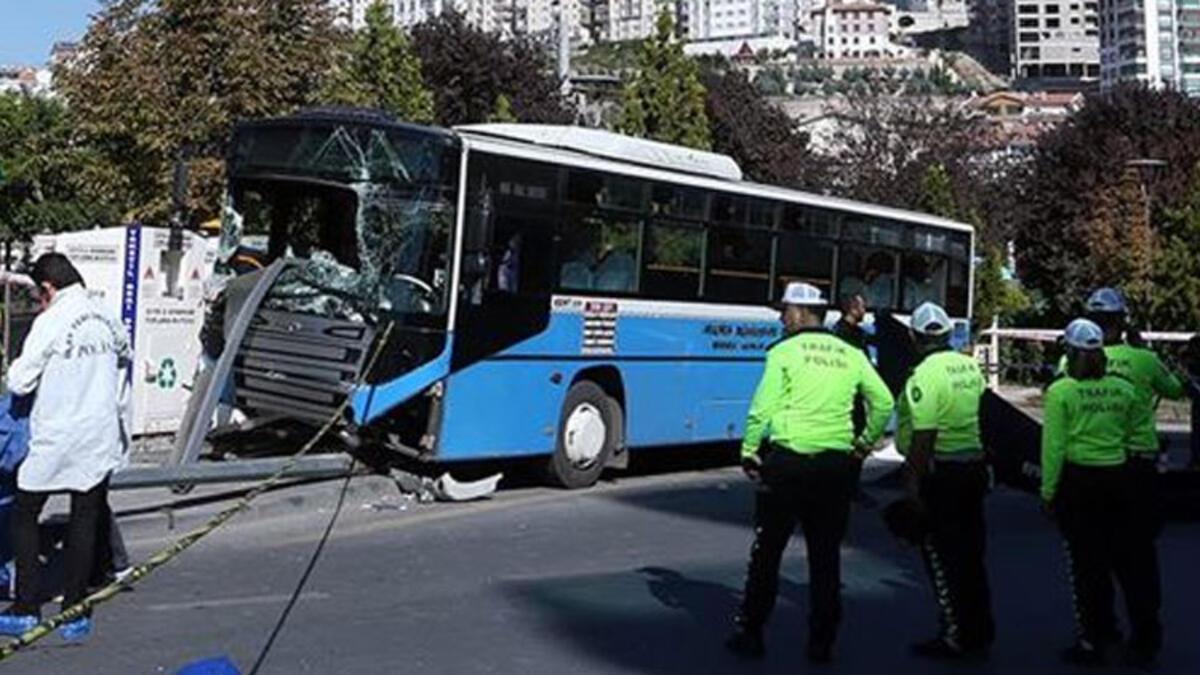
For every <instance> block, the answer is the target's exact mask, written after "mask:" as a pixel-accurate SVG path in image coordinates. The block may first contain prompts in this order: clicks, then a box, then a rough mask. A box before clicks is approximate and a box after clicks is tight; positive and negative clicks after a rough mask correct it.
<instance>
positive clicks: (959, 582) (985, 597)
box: [920, 461, 996, 649]
mask: <svg viewBox="0 0 1200 675" xmlns="http://www.w3.org/2000/svg"><path fill="white" fill-rule="evenodd" d="M988 483H989V478H988V470H987V465H986V464H984V463H983V461H971V462H949V461H935V462H934V465H933V468H932V470H931V471H930V472H929V473H927V474H926V475H925V476H924V478H923V479H922V481H921V487H920V490H921V500H922V501H923V502H924V504H925V508H926V511H927V513H928V520H927V524H928V527H929V533H928V534H927V535H926V537H925V541H924V543H923V544H922V546H921V553H922V556H923V558H924V560H925V569H926V571H927V572H928V573H929V579H930V582H931V583H932V585H933V590H934V593H935V595H936V596H937V602H938V608H939V609H940V610H941V614H940V619H941V637H942V639H944V640H946V641H948V642H951V643H953V644H955V645H957V646H959V647H961V648H963V649H981V648H986V647H988V646H990V645H991V644H992V642H993V640H994V639H995V635H996V626H995V623H994V621H993V619H992V595H991V590H990V587H989V585H988V575H987V566H986V565H985V563H984V556H985V554H986V552H987V525H986V522H985V520H984V510H983V500H984V497H985V496H987V492H988Z"/></svg>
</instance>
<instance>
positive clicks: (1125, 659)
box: [1121, 645, 1158, 671]
mask: <svg viewBox="0 0 1200 675" xmlns="http://www.w3.org/2000/svg"><path fill="white" fill-rule="evenodd" d="M1121 665H1123V666H1125V667H1127V668H1134V669H1136V670H1144V671H1152V670H1154V669H1155V668H1157V667H1158V652H1157V651H1155V650H1153V649H1146V648H1141V647H1138V646H1136V645H1129V647H1128V648H1127V649H1126V650H1125V653H1124V654H1122V655H1121Z"/></svg>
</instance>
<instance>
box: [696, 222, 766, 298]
mask: <svg viewBox="0 0 1200 675" xmlns="http://www.w3.org/2000/svg"><path fill="white" fill-rule="evenodd" d="M706 267H707V277H706V278H705V281H704V297H705V298H707V299H710V300H718V301H723V302H738V303H750V304H758V305H761V304H764V303H766V302H767V300H768V299H769V297H770V295H771V287H770V270H771V233H770V232H766V231H762V230H750V229H733V228H720V227H713V228H710V229H709V231H708V264H707V266H706Z"/></svg>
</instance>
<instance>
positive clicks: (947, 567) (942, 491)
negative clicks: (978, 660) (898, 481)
mask: <svg viewBox="0 0 1200 675" xmlns="http://www.w3.org/2000/svg"><path fill="white" fill-rule="evenodd" d="M911 325H912V332H913V334H914V338H915V341H916V344H917V351H918V354H919V356H920V358H921V360H920V361H919V363H918V365H917V366H916V368H915V369H914V370H913V373H912V375H911V376H910V377H909V378H908V381H907V382H906V383H905V385H904V393H903V395H902V397H901V400H900V402H899V410H900V420H899V433H898V434H897V446H898V447H899V449H900V450H901V452H903V453H904V454H905V456H906V462H905V469H906V484H907V487H908V491H909V496H910V498H911V499H912V500H913V501H914V502H915V503H916V504H919V505H920V511H921V512H922V513H923V515H924V521H925V523H926V526H927V527H928V532H927V534H926V536H925V538H924V541H923V543H922V546H921V548H922V554H923V555H924V558H925V564H926V569H927V571H928V572H929V576H930V581H931V582H932V584H933V587H934V592H935V593H936V596H937V601H938V605H939V606H940V609H941V631H940V634H939V636H938V637H936V638H934V639H932V640H929V641H926V642H921V643H918V644H915V645H913V651H914V653H916V654H917V655H919V656H925V657H929V658H951V659H955V658H964V657H969V656H984V655H986V651H987V649H988V648H989V647H990V646H991V643H992V640H993V638H994V636H995V626H994V624H993V621H992V603H991V593H990V591H989V587H988V579H987V568H986V566H985V565H984V553H985V551H986V548H987V545H986V526H985V524H984V512H983V498H984V496H985V495H986V494H987V492H988V485H989V483H990V476H989V474H988V468H987V464H986V462H985V461H984V454H983V450H982V445H981V443H980V440H979V400H980V397H981V396H982V395H983V392H984V389H985V383H984V377H983V373H982V371H980V369H979V364H978V363H977V362H976V361H975V359H972V358H970V357H968V356H964V355H962V354H959V353H958V352H955V351H953V350H952V349H951V348H950V331H951V323H950V317H949V316H948V315H947V314H946V311H945V310H944V309H942V308H941V307H939V306H938V305H935V304H933V303H930V302H927V303H924V304H922V305H921V306H919V307H917V308H916V310H914V312H913V314H912V323H911Z"/></svg>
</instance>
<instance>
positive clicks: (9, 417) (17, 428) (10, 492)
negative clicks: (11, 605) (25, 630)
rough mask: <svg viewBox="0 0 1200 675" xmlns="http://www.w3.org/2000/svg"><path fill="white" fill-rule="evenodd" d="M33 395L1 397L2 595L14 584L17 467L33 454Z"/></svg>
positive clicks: (0, 542) (0, 557)
mask: <svg viewBox="0 0 1200 675" xmlns="http://www.w3.org/2000/svg"><path fill="white" fill-rule="evenodd" d="M32 407H33V397H32V396H13V395H12V394H5V395H3V396H0V595H4V596H7V595H9V590H10V587H11V585H12V565H11V562H12V538H11V534H10V530H9V521H10V520H11V516H12V509H13V502H14V501H15V500H16V495H17V467H18V466H20V464H21V461H22V460H24V459H25V455H26V454H28V453H29V411H30V409H31V408H32Z"/></svg>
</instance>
